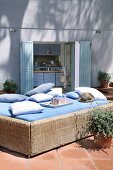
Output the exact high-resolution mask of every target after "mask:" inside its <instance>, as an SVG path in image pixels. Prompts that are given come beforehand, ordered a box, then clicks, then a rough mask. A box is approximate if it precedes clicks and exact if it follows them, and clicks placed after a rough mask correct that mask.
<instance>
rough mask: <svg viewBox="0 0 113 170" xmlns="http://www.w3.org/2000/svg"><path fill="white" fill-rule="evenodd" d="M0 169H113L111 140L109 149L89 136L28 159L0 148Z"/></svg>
mask: <svg viewBox="0 0 113 170" xmlns="http://www.w3.org/2000/svg"><path fill="white" fill-rule="evenodd" d="M0 170H113V140H112V146H111V148H110V149H104V150H102V149H98V148H96V146H95V144H94V142H93V138H92V137H90V138H86V139H84V140H81V141H78V142H74V143H72V144H69V145H66V146H63V147H60V148H58V149H54V150H52V151H49V152H46V153H44V154H40V155H38V156H35V157H32V158H29V159H28V158H27V157H25V156H23V155H21V154H18V153H16V152H12V151H9V150H7V149H4V148H0Z"/></svg>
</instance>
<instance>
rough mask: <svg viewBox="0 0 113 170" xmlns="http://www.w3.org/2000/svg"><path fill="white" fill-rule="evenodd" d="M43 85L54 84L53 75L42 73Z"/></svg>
mask: <svg viewBox="0 0 113 170" xmlns="http://www.w3.org/2000/svg"><path fill="white" fill-rule="evenodd" d="M44 83H54V84H55V73H44Z"/></svg>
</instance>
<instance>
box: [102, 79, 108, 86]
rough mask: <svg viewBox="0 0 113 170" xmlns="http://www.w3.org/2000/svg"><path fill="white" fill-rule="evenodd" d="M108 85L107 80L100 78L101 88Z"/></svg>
mask: <svg viewBox="0 0 113 170" xmlns="http://www.w3.org/2000/svg"><path fill="white" fill-rule="evenodd" d="M108 86H109V82H108V81H107V80H101V88H107V87H108Z"/></svg>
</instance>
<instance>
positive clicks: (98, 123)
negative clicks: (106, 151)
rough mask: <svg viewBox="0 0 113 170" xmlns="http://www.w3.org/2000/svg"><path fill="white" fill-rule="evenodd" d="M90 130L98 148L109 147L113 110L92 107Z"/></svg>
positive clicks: (112, 130) (112, 135) (112, 125)
mask: <svg viewBox="0 0 113 170" xmlns="http://www.w3.org/2000/svg"><path fill="white" fill-rule="evenodd" d="M90 123H91V124H90V131H91V133H92V134H93V135H94V142H95V143H96V144H97V146H98V147H99V148H110V146H111V141H112V137H113V112H112V111H111V110H105V109H101V108H99V109H94V110H93V111H92V113H91V122H90Z"/></svg>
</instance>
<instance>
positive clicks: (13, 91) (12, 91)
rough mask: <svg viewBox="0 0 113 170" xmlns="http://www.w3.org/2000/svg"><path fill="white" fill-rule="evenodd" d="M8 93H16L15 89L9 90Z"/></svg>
mask: <svg viewBox="0 0 113 170" xmlns="http://www.w3.org/2000/svg"><path fill="white" fill-rule="evenodd" d="M7 93H10V94H14V93H15V90H8V91H7Z"/></svg>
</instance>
